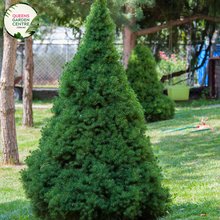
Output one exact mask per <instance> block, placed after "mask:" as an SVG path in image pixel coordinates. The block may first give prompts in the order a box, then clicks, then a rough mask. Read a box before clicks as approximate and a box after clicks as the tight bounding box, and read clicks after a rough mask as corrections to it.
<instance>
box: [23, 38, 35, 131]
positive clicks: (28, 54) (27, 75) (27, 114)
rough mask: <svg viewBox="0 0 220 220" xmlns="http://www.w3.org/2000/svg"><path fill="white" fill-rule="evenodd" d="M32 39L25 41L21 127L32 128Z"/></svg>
mask: <svg viewBox="0 0 220 220" xmlns="http://www.w3.org/2000/svg"><path fill="white" fill-rule="evenodd" d="M32 45H33V39H32V36H30V37H29V38H27V39H25V70H24V87H23V119H22V125H23V127H33V111H32V102H33V92H32V88H33V73H34V60H33V47H32Z"/></svg>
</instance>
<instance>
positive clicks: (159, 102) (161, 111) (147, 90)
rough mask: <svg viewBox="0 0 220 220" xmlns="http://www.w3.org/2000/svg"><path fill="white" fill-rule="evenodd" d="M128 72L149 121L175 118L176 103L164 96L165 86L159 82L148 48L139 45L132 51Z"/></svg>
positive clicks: (129, 79)
mask: <svg viewBox="0 0 220 220" xmlns="http://www.w3.org/2000/svg"><path fill="white" fill-rule="evenodd" d="M126 72H127V76H128V81H129V82H130V83H131V87H132V88H133V90H134V91H135V93H136V94H137V97H138V99H139V102H140V103H141V105H142V106H143V109H144V110H145V118H146V120H147V121H159V120H164V119H169V118H172V117H173V115H174V106H175V103H174V101H173V100H171V99H170V98H169V97H168V96H166V95H164V94H163V84H162V83H161V82H160V81H158V76H157V72H156V62H155V60H154V57H153V55H152V54H151V51H150V49H149V48H148V47H147V46H141V45H137V46H136V47H135V48H134V49H133V50H132V53H131V56H130V59H129V61H128V68H127V70H126Z"/></svg>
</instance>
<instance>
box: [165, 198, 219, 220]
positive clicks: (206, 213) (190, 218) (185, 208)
mask: <svg viewBox="0 0 220 220" xmlns="http://www.w3.org/2000/svg"><path fill="white" fill-rule="evenodd" d="M169 212H170V214H168V215H166V216H164V218H161V220H162V219H169V220H174V219H184V220H195V219H209V220H211V219H219V216H220V205H219V200H205V201H204V202H201V203H193V202H192V201H190V202H186V203H181V204H173V205H172V206H171V207H170V210H169Z"/></svg>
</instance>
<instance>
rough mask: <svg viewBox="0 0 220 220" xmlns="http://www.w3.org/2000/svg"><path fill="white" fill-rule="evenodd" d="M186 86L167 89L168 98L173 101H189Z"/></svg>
mask: <svg viewBox="0 0 220 220" xmlns="http://www.w3.org/2000/svg"><path fill="white" fill-rule="evenodd" d="M189 89H190V88H189V87H188V86H178V85H176V86H169V87H168V88H167V92H168V96H169V97H170V98H171V99H173V100H174V101H183V100H189Z"/></svg>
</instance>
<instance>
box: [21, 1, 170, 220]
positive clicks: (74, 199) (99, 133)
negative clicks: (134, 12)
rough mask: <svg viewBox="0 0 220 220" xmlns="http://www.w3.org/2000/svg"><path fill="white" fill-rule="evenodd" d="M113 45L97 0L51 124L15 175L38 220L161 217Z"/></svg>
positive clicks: (151, 168)
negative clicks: (36, 147) (18, 178)
mask: <svg viewBox="0 0 220 220" xmlns="http://www.w3.org/2000/svg"><path fill="white" fill-rule="evenodd" d="M113 40H114V24H113V23H112V21H111V19H110V15H109V11H108V9H107V8H106V0H97V1H96V3H95V4H94V5H93V7H92V9H91V13H90V15H89V17H88V19H87V25H86V33H85V36H84V39H83V43H82V44H81V45H80V48H79V50H78V52H77V54H76V55H75V56H74V58H73V60H72V61H71V62H70V63H68V64H67V65H66V68H65V70H64V72H63V74H62V77H61V85H60V91H59V97H58V98H56V99H55V101H54V106H53V109H52V110H53V112H54V116H53V117H52V118H51V120H50V122H49V123H48V124H47V126H46V127H45V128H44V129H43V131H42V138H41V140H40V145H39V149H37V150H36V151H34V152H32V154H31V155H30V156H29V157H27V159H26V164H27V166H28V168H27V169H24V170H22V171H21V180H22V182H23V186H24V189H25V192H26V195H27V196H28V198H30V199H31V204H32V207H33V210H34V212H35V214H36V215H37V216H38V217H40V218H41V219H50V220H52V219H56V220H57V219H71V220H78V219H80V220H82V219H86V220H107V219H110V220H117V219H121V220H129V219H142V218H143V219H146V218H148V217H149V218H154V217H155V216H158V215H161V214H163V213H164V211H165V210H166V209H165V207H166V202H168V200H169V193H168V190H167V189H166V188H164V187H162V185H161V171H160V168H159V167H158V165H157V160H156V158H155V156H154V155H153V152H152V149H151V147H150V142H149V138H147V137H146V136H145V132H146V126H145V120H144V114H143V109H142V107H141V105H140V103H139V102H138V100H137V98H136V97H135V94H134V91H133V90H132V89H131V87H130V85H129V83H128V81H127V77H126V74H125V70H124V68H123V66H122V65H120V63H119V61H118V58H119V55H118V53H117V52H116V49H115V47H114V45H113ZM141 216H142V217H141Z"/></svg>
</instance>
